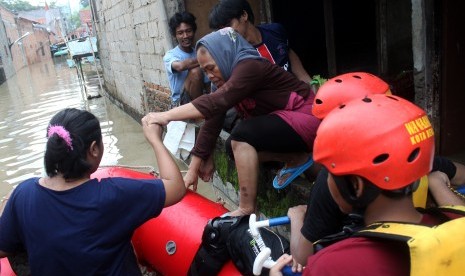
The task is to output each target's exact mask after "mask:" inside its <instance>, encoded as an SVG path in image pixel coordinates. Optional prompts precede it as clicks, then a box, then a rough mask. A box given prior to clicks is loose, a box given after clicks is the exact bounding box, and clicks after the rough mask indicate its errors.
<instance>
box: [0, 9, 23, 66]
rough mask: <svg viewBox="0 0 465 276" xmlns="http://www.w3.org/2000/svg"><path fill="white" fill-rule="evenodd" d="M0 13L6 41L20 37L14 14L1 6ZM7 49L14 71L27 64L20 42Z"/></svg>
mask: <svg viewBox="0 0 465 276" xmlns="http://www.w3.org/2000/svg"><path fill="white" fill-rule="evenodd" d="M0 14H1V17H2V22H3V25H4V26H5V31H6V35H7V38H8V43H11V42H13V41H15V40H16V39H18V38H19V37H20V34H19V32H18V26H17V25H16V20H15V15H14V14H13V13H12V12H10V11H8V10H7V9H5V8H3V7H1V6H0ZM9 50H10V54H11V58H12V60H13V66H14V68H15V71H18V70H20V69H21V68H23V67H25V66H26V65H27V62H26V58H25V55H24V48H23V46H22V45H21V44H17V43H15V44H14V45H12V46H11V49H9Z"/></svg>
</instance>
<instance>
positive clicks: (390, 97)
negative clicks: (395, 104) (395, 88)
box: [386, 95, 399, 101]
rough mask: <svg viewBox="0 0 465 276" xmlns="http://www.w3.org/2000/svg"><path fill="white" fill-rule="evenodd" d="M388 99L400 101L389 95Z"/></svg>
mask: <svg viewBox="0 0 465 276" xmlns="http://www.w3.org/2000/svg"><path fill="white" fill-rule="evenodd" d="M386 97H388V98H389V99H392V100H395V101H399V99H397V98H395V97H392V96H389V95H387V96H386Z"/></svg>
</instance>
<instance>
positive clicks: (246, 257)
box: [227, 216, 290, 276]
mask: <svg viewBox="0 0 465 276" xmlns="http://www.w3.org/2000/svg"><path fill="white" fill-rule="evenodd" d="M258 232H259V233H260V236H261V237H262V240H263V242H264V243H265V245H266V246H267V247H268V248H270V249H271V255H270V257H271V258H272V259H273V260H277V259H278V258H279V257H281V255H283V254H284V253H288V254H289V252H290V244H289V241H288V240H287V239H286V238H284V237H283V236H281V235H279V234H277V233H275V232H274V231H272V230H271V229H269V228H267V227H261V228H259V229H258ZM260 243H261V241H259V240H256V239H255V238H253V236H252V234H251V232H250V229H249V216H243V217H241V221H240V223H239V224H238V226H237V227H235V229H234V230H233V231H231V233H230V236H229V238H228V241H227V247H228V251H229V255H230V257H231V260H232V261H233V263H234V265H235V266H236V268H237V269H238V270H239V271H240V272H241V273H242V275H246V276H247V275H254V274H253V264H254V261H255V258H256V257H257V255H258V253H260ZM268 273H269V269H267V268H263V270H262V274H261V275H268Z"/></svg>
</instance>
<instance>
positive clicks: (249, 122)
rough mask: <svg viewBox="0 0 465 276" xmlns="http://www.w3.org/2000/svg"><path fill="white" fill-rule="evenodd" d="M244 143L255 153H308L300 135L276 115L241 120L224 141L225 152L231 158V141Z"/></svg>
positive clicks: (308, 150)
mask: <svg viewBox="0 0 465 276" xmlns="http://www.w3.org/2000/svg"><path fill="white" fill-rule="evenodd" d="M232 140H234V141H239V142H246V143H248V144H249V145H251V146H253V147H254V148H255V149H256V150H257V152H276V153H286V152H310V151H311V149H309V148H308V146H307V144H306V143H305V141H304V140H303V139H302V137H300V135H299V134H298V133H297V132H296V131H295V130H294V129H293V128H292V127H291V126H290V125H288V124H287V123H286V122H285V121H284V120H283V119H281V117H279V116H278V115H274V114H271V115H263V116H257V117H253V118H248V119H245V120H242V121H241V122H240V123H239V124H238V125H237V126H235V127H234V129H233V130H232V132H231V135H230V136H229V138H228V140H226V152H227V153H228V155H229V156H230V157H231V158H234V157H233V154H232V148H231V141H232Z"/></svg>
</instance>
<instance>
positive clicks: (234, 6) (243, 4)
mask: <svg viewBox="0 0 465 276" xmlns="http://www.w3.org/2000/svg"><path fill="white" fill-rule="evenodd" d="M244 11H245V12H247V15H248V19H247V20H248V21H249V22H250V23H252V25H253V24H254V21H255V17H254V15H253V11H252V8H251V7H250V4H249V2H247V0H221V1H220V2H219V3H218V4H216V5H215V6H213V8H212V10H211V11H210V14H209V15H208V26H209V27H210V28H211V29H213V30H218V29H221V28H224V27H230V26H229V25H230V23H231V20H233V19H234V18H236V19H239V18H241V16H242V14H243V13H244Z"/></svg>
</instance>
